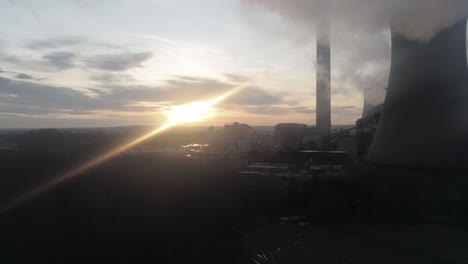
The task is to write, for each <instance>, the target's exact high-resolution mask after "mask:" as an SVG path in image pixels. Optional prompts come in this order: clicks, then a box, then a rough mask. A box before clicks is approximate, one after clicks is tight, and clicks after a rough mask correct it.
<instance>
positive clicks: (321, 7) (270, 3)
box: [242, 0, 468, 42]
mask: <svg viewBox="0 0 468 264" xmlns="http://www.w3.org/2000/svg"><path fill="white" fill-rule="evenodd" d="M242 1H243V2H244V3H247V4H252V5H260V6H264V7H266V8H267V9H269V10H271V11H273V12H276V13H278V14H280V15H281V16H283V17H286V18H288V19H290V20H291V21H293V22H296V23H298V24H299V25H302V26H306V27H310V26H314V25H317V24H318V25H320V23H321V21H326V20H327V19H328V18H329V19H330V21H332V23H333V24H334V25H337V26H344V27H348V28H350V29H353V31H355V30H364V31H367V32H377V31H380V30H383V29H386V28H388V26H389V25H390V26H391V28H392V30H393V31H394V32H397V33H400V34H402V35H404V36H406V37H407V38H408V39H411V40H417V41H421V42H425V41H429V40H430V39H431V38H432V37H433V36H434V35H436V34H437V33H438V32H440V31H442V30H444V29H446V28H449V27H450V26H452V25H454V24H456V23H457V22H460V21H462V20H464V19H466V17H468V1H467V0H288V1H286V0H242Z"/></svg>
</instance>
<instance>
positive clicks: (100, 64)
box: [85, 52, 153, 71]
mask: <svg viewBox="0 0 468 264" xmlns="http://www.w3.org/2000/svg"><path fill="white" fill-rule="evenodd" d="M152 56H153V54H152V53H151V52H139V53H121V54H114V55H98V56H95V57H94V58H91V59H87V60H86V61H85V62H86V64H87V66H88V67H91V68H95V69H100V70H108V71H125V70H128V69H131V68H136V67H142V64H143V62H145V61H147V60H149V59H150V58H151V57H152Z"/></svg>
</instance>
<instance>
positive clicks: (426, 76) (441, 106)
mask: <svg viewBox="0 0 468 264" xmlns="http://www.w3.org/2000/svg"><path fill="white" fill-rule="evenodd" d="M368 160H369V161H371V162H375V163H381V164H388V165H397V166H408V167H422V168H468V67H467V56H466V22H465V21H463V22H461V23H459V24H457V25H455V26H453V27H451V28H449V29H447V30H445V31H443V32H441V33H439V34H438V35H437V36H435V37H434V38H433V39H432V40H431V41H430V42H428V43H420V42H414V41H410V40H407V39H406V38H404V37H403V36H401V35H398V34H396V33H394V32H392V66H391V71H390V80H389V86H388V91H387V95H386V98H385V105H384V108H383V113H382V117H381V119H380V121H379V127H378V129H377V132H376V135H375V137H374V141H373V143H372V146H371V148H370V151H369V155H368Z"/></svg>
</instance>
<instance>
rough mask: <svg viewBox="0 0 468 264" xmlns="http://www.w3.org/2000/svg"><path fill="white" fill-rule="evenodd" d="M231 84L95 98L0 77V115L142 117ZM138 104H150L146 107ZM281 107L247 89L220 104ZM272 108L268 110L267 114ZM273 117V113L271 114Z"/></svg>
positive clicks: (112, 89)
mask: <svg viewBox="0 0 468 264" xmlns="http://www.w3.org/2000/svg"><path fill="white" fill-rule="evenodd" d="M231 87H232V84H230V83H225V82H221V81H217V80H209V79H197V78H193V79H192V80H191V81H183V80H180V79H173V80H171V81H168V82H167V84H166V85H162V86H133V87H119V86H110V85H109V86H102V85H101V86H99V87H98V88H90V89H89V91H91V92H93V93H94V94H97V97H90V96H88V95H86V94H85V93H83V92H81V91H77V90H73V89H70V88H66V87H54V86H49V85H42V84H38V83H30V82H25V81H15V80H11V79H7V78H2V77H0V114H1V115H5V114H20V115H29V116H36V115H44V114H64V113H66V114H72V115H82V114H90V113H93V111H99V110H109V111H114V112H115V113H118V112H119V111H125V112H135V113H141V112H142V111H156V110H161V108H164V107H169V106H170V105H172V104H181V103H187V102H190V101H193V100H206V99H208V98H210V97H212V96H215V95H219V94H221V93H223V92H226V91H227V90H228V89H230V88H231ZM139 102H149V103H151V104H150V105H148V106H142V105H139V104H138V103H139ZM278 103H282V100H281V98H280V97H279V96H275V95H272V94H268V93H266V92H264V91H262V90H260V89H259V88H256V87H250V88H248V89H246V90H244V91H243V92H242V93H239V94H238V95H236V96H233V97H231V98H229V100H227V101H225V102H224V103H223V104H224V105H225V106H229V107H235V108H236V110H241V111H242V110H245V111H246V112H252V109H253V107H258V111H259V112H261V111H262V110H261V106H264V107H265V109H267V108H269V107H271V105H275V104H278ZM271 109H273V108H270V110H271ZM271 114H274V113H271Z"/></svg>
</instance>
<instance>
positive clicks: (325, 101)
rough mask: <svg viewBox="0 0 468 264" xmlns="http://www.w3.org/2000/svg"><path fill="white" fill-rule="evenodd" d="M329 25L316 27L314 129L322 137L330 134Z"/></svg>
mask: <svg viewBox="0 0 468 264" xmlns="http://www.w3.org/2000/svg"><path fill="white" fill-rule="evenodd" d="M330 55H331V54H330V24H329V22H326V23H324V25H322V26H317V65H316V70H317V72H316V74H317V75H316V121H315V122H316V127H317V132H318V134H319V135H320V136H322V137H328V136H329V135H330V132H331V101H330V87H331V74H330V71H331V60H330V59H331V56H330Z"/></svg>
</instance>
